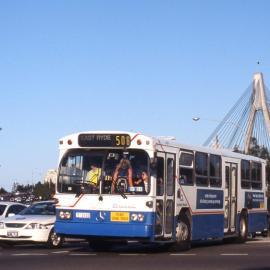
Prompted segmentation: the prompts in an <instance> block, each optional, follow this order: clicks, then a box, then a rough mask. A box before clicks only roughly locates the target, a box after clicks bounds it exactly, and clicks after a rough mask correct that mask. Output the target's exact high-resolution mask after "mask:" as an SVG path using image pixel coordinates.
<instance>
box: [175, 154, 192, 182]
mask: <svg viewBox="0 0 270 270" xmlns="http://www.w3.org/2000/svg"><path fill="white" fill-rule="evenodd" d="M185 151H188V150H185ZM193 164H194V154H193V152H192V151H188V152H181V155H180V159H179V184H180V185H189V186H191V185H193V183H194V181H193Z"/></svg>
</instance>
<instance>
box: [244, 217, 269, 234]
mask: <svg viewBox="0 0 270 270" xmlns="http://www.w3.org/2000/svg"><path fill="white" fill-rule="evenodd" d="M267 226H268V224H267V213H266V212H264V213H259V212H258V213H248V232H249V233H255V232H262V231H263V230H266V229H267Z"/></svg>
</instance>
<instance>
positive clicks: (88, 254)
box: [69, 253, 97, 256]
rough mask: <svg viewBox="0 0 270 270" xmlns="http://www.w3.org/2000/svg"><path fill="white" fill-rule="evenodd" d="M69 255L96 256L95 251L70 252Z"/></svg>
mask: <svg viewBox="0 0 270 270" xmlns="http://www.w3.org/2000/svg"><path fill="white" fill-rule="evenodd" d="M69 255H70V256H96V255H97V254H96V253H71V254H69Z"/></svg>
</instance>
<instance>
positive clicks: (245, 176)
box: [241, 160, 251, 189]
mask: <svg viewBox="0 0 270 270" xmlns="http://www.w3.org/2000/svg"><path fill="white" fill-rule="evenodd" d="M241 187H242V188H245V189H249V188H251V182H250V162H249V161H248V160H242V161H241Z"/></svg>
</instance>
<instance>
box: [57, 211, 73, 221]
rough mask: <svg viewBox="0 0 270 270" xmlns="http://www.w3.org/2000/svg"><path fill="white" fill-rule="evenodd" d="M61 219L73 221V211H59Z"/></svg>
mask: <svg viewBox="0 0 270 270" xmlns="http://www.w3.org/2000/svg"><path fill="white" fill-rule="evenodd" d="M59 218H60V219H71V218H72V213H71V211H67V210H61V211H59Z"/></svg>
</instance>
